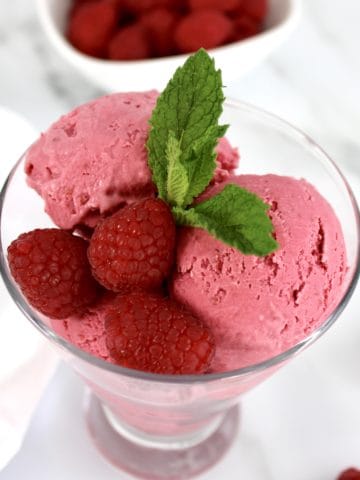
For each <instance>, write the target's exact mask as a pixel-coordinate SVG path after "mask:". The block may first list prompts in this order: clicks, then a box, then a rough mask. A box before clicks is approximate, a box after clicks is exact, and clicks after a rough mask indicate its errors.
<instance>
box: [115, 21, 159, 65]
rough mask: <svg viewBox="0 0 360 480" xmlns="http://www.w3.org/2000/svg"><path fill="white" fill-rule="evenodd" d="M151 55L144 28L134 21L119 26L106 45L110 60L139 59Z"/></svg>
mask: <svg viewBox="0 0 360 480" xmlns="http://www.w3.org/2000/svg"><path fill="white" fill-rule="evenodd" d="M150 56H151V49H150V46H149V41H148V38H147V35H146V30H145V28H144V27H143V26H142V25H140V24H139V23H134V24H133V25H129V26H127V27H123V28H121V29H120V30H119V31H118V32H117V33H116V34H115V35H114V37H113V38H112V39H111V40H110V43H109V45H108V57H109V58H110V59H111V60H140V59H142V58H148V57H150Z"/></svg>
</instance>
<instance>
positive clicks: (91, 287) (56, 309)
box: [8, 228, 98, 318]
mask: <svg viewBox="0 0 360 480" xmlns="http://www.w3.org/2000/svg"><path fill="white" fill-rule="evenodd" d="M87 247H88V244H87V242H86V241H85V240H83V239H82V238H80V237H75V236H74V235H72V234H71V233H69V232H66V231H65V230H58V229H56V228H48V229H43V230H40V229H37V230H33V231H32V232H28V233H23V234H22V235H20V236H19V237H18V238H17V239H16V240H14V241H13V242H12V244H11V245H10V246H9V248H8V260H9V267H10V271H11V274H12V276H13V277H14V279H15V281H16V282H17V283H18V285H19V287H20V289H21V291H22V292H23V294H24V295H25V297H26V298H27V300H28V301H29V303H30V304H31V305H32V306H33V307H34V308H36V309H37V310H39V311H40V312H42V313H44V314H45V315H47V316H48V317H51V318H66V317H69V316H70V315H72V314H78V313H81V312H82V310H83V309H84V308H85V307H86V306H87V305H89V304H90V303H92V302H93V301H94V300H95V299H96V297H97V292H98V285H97V284H96V282H95V280H94V279H93V277H92V276H91V272H90V266H89V262H88V259H87V256H86V252H87Z"/></svg>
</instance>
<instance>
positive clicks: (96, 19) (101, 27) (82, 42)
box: [67, 0, 120, 57]
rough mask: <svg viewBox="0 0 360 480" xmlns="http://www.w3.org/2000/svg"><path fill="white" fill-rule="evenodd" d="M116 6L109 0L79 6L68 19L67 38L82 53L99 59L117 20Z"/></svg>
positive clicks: (117, 10) (117, 11)
mask: <svg viewBox="0 0 360 480" xmlns="http://www.w3.org/2000/svg"><path fill="white" fill-rule="evenodd" d="M119 15H120V13H119V9H118V7H117V5H116V4H115V3H114V2H112V1H109V0H99V1H92V2H84V3H81V4H79V5H78V6H77V7H76V8H75V9H74V10H73V12H72V15H71V16H70V19H69V25H68V32H67V37H68V39H69V40H70V42H71V43H72V44H73V45H74V47H76V48H77V49H78V50H80V51H81V52H83V53H86V54H87V55H92V56H96V57H101V56H103V55H104V53H105V49H106V45H107V43H108V41H109V39H110V37H111V35H112V33H113V32H114V30H115V28H116V25H117V22H118V20H119Z"/></svg>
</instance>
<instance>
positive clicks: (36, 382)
mask: <svg viewBox="0 0 360 480" xmlns="http://www.w3.org/2000/svg"><path fill="white" fill-rule="evenodd" d="M0 132H1V134H0V184H1V186H2V185H3V183H4V181H5V179H6V177H7V174H8V173H9V171H10V169H11V167H12V166H13V165H14V163H15V162H16V161H17V160H18V158H19V157H20V155H21V154H22V153H23V152H24V151H25V150H26V148H27V147H28V146H29V145H30V144H31V143H32V142H33V141H34V140H35V139H36V137H37V133H36V131H35V130H34V129H33V128H32V127H31V126H30V125H29V124H28V123H27V122H26V121H25V120H24V119H23V118H22V117H20V116H19V115H17V114H15V113H14V112H11V111H9V110H7V109H5V108H3V107H1V106H0ZM0 321H1V335H0V471H1V470H2V469H3V468H4V467H5V465H6V464H7V463H8V462H9V461H10V460H11V458H12V457H13V456H14V455H15V454H16V452H17V451H18V450H19V448H20V446H21V444H22V440H23V438H24V435H25V432H26V430H27V427H28V425H29V422H30V419H31V416H32V414H33V412H34V410H35V407H36V405H37V403H38V401H39V400H40V397H41V394H42V392H43V390H44V388H45V386H46V385H47V383H48V380H49V378H50V376H51V375H52V374H53V372H54V369H55V365H56V361H57V357H56V354H55V353H54V352H53V351H52V350H51V347H50V346H49V345H48V344H47V341H46V340H45V339H44V338H43V337H42V335H41V334H40V333H39V332H37V331H36V330H35V328H34V327H33V326H32V325H31V324H30V323H29V321H28V320H27V319H26V318H25V317H24V315H23V314H22V313H21V312H20V310H19V309H18V308H17V307H16V305H15V303H14V302H13V300H12V299H11V297H10V295H9V293H8V292H7V291H6V288H5V285H4V283H3V282H2V280H0Z"/></svg>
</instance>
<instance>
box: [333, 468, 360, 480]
mask: <svg viewBox="0 0 360 480" xmlns="http://www.w3.org/2000/svg"><path fill="white" fill-rule="evenodd" d="M338 480H360V470H357V469H356V468H348V469H347V470H345V471H344V472H342V474H341V475H340V476H339V477H338Z"/></svg>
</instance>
